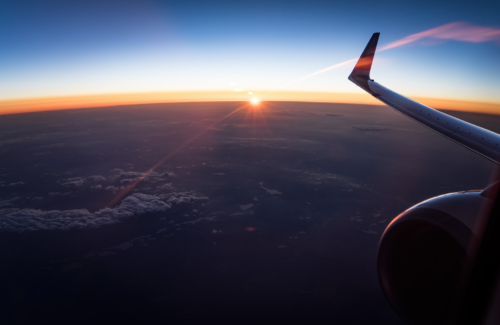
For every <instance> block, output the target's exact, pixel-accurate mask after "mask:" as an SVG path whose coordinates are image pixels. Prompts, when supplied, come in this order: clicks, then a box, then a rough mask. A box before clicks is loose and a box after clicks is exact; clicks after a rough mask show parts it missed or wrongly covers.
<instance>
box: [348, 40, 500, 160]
mask: <svg viewBox="0 0 500 325" xmlns="http://www.w3.org/2000/svg"><path fill="white" fill-rule="evenodd" d="M379 35H380V33H374V34H373V36H372V38H371V39H370V41H369V42H368V45H367V46H366V48H365V50H364V51H363V53H362V54H361V57H360V58H359V60H358V63H357V64H356V66H355V67H354V70H353V71H352V73H351V74H350V75H349V80H351V81H352V82H354V83H355V84H356V85H358V86H359V87H360V88H362V89H363V90H365V91H366V92H368V93H369V94H371V95H372V96H374V97H375V98H377V99H378V100H380V101H381V102H383V103H385V104H387V105H389V106H391V107H392V108H394V109H395V110H397V111H399V112H400V113H403V114H404V115H406V116H407V117H409V118H411V119H413V120H415V121H417V122H419V123H421V124H423V125H425V126H426V127H428V128H430V129H432V130H434V131H436V132H437V133H439V134H441V135H442V136H445V137H447V138H448V139H450V140H452V141H455V142H456V143H458V144H460V145H462V146H464V147H466V148H468V149H470V150H472V151H474V152H476V153H477V154H479V155H481V156H483V157H485V158H487V159H489V160H491V161H492V162H494V163H496V164H499V165H500V135H499V134H497V133H495V132H491V131H489V130H486V129H483V128H481V127H479V126H477V125H474V124H471V123H467V122H465V121H462V120H460V119H458V118H455V117H452V116H450V115H447V114H445V113H443V112H440V111H438V110H435V109H432V108H430V107H428V106H425V105H422V104H420V103H417V102H416V101H413V100H411V99H409V98H406V97H404V96H402V95H400V94H398V93H395V92H393V91H392V90H390V89H388V88H385V87H384V86H382V85H381V84H379V83H377V82H375V81H374V80H372V79H370V70H371V67H372V63H373V58H374V56H375V50H376V48H377V43H378V38H379Z"/></svg>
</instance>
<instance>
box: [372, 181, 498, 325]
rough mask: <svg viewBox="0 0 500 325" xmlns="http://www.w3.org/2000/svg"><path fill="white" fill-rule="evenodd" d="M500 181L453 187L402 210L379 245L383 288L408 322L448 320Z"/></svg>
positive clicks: (430, 322) (424, 322)
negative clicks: (469, 254)
mask: <svg viewBox="0 0 500 325" xmlns="http://www.w3.org/2000/svg"><path fill="white" fill-rule="evenodd" d="M498 185H499V184H498V183H497V184H494V185H492V186H490V187H488V188H486V189H485V190H483V191H464V192H457V193H450V194H445V195H441V196H437V197H435V198H432V199H429V200H426V201H424V202H422V203H419V204H417V205H415V206H413V207H411V208H410V209H408V210H406V211H405V212H403V213H401V214H400V215H399V216H397V217H396V218H395V219H394V220H393V221H392V222H391V223H390V224H389V226H387V228H386V229H385V231H384V233H383V235H382V238H381V240H380V244H379V247H378V256H377V271H378V278H379V282H380V285H381V287H382V290H383V292H384V294H385V296H386V298H387V300H388V301H389V303H390V304H391V306H392V307H393V309H394V310H395V311H396V313H397V314H398V315H399V316H400V317H401V318H402V319H403V320H404V321H405V322H407V323H408V324H411V325H413V324H426V325H429V324H444V323H445V321H446V317H447V313H448V310H449V308H450V304H451V303H452V300H453V297H454V296H455V294H456V290H457V284H458V281H459V277H460V275H461V270H462V266H463V264H464V259H465V255H466V251H467V249H468V245H469V242H470V241H471V239H472V238H474V236H477V233H476V230H475V225H476V220H477V217H478V216H479V215H480V213H481V212H482V210H483V209H485V208H486V207H487V206H489V204H491V203H492V202H493V196H494V195H495V194H496V190H497V188H498Z"/></svg>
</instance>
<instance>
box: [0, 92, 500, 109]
mask: <svg viewBox="0 0 500 325" xmlns="http://www.w3.org/2000/svg"><path fill="white" fill-rule="evenodd" d="M255 93H258V94H259V98H258V101H259V102H260V103H261V104H262V101H266V102H271V101H293V102H320V103H345V104H360V105H384V104H382V103H381V102H379V101H378V100H376V99H375V98H373V97H372V96H369V95H367V94H365V93H333V92H332V93H330V92H298V91H297V92H293V91H274V92H271V91H260V92H257V91H254V94H255ZM412 99H414V100H416V101H419V102H421V103H423V104H425V105H428V106H430V107H433V108H438V109H447V110H457V111H470V112H478V113H488V114H500V103H494V102H491V103H488V102H474V101H464V100H453V99H439V98H418V97H413V98H412ZM214 101H234V102H247V103H248V94H246V93H241V92H233V91H199V92H169V93H167V92H165V93H127V94H104V95H80V96H61V97H44V98H23V99H10V100H3V101H0V115H6V114H16V113H28V112H42V111H52V110H65V109H78V108H92V107H106V106H121V105H140V104H155V103H180V102H214Z"/></svg>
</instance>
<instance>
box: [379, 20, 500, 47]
mask: <svg viewBox="0 0 500 325" xmlns="http://www.w3.org/2000/svg"><path fill="white" fill-rule="evenodd" d="M424 38H434V39H442V40H453V41H461V42H470V43H482V42H490V41H493V42H497V43H498V44H500V29H498V28H491V27H483V26H474V25H471V24H469V23H466V22H461V21H459V22H454V23H450V24H446V25H442V26H439V27H436V28H432V29H428V30H426V31H423V32H420V33H416V34H412V35H409V36H406V37H404V38H402V39H400V40H397V41H395V42H392V43H389V44H387V45H385V46H383V47H382V48H381V49H380V50H379V51H385V50H388V49H392V48H395V47H398V46H402V45H406V44H410V43H413V42H415V41H418V40H421V39H424Z"/></svg>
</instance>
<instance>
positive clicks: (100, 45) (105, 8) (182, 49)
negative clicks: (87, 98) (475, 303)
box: [0, 0, 500, 102]
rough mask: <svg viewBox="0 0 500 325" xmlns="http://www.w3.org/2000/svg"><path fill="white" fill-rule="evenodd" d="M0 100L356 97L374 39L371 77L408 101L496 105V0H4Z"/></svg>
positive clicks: (499, 32) (499, 50) (499, 46)
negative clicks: (360, 60)
mask: <svg viewBox="0 0 500 325" xmlns="http://www.w3.org/2000/svg"><path fill="white" fill-rule="evenodd" d="M0 7H1V10H0V44H2V45H1V47H0V71H2V73H1V74H0V99H8V98H23V97H39V96H57V95H68V94H95V93H116V92H144V91H178V90H182V91H183V90H189V91H197V90H233V89H238V90H239V89H243V90H245V91H255V90H290V91H295V90H301V91H328V92H358V91H359V90H358V89H357V88H356V87H355V86H354V85H352V84H351V83H349V82H348V81H347V79H346V77H347V75H348V74H349V71H350V69H351V68H352V66H353V64H347V65H345V66H342V67H340V68H338V69H332V70H330V71H328V72H326V73H322V74H318V75H316V76H314V77H311V78H307V79H304V80H301V81H299V82H296V83H293V84H290V85H288V86H286V87H284V85H287V84H289V83H290V82H292V81H294V80H296V79H299V78H301V77H303V76H305V75H308V74H310V73H313V72H315V71H318V70H321V69H323V68H326V67H329V66H332V65H335V64H337V63H341V62H344V61H346V60H350V59H353V58H356V57H358V56H359V54H360V53H361V51H362V50H363V48H364V46H365V44H366V42H367V41H368V39H369V37H370V36H371V34H372V33H373V32H376V31H378V32H381V40H380V46H383V45H384V44H388V43H391V42H394V41H398V40H401V39H403V38H405V37H407V36H409V35H412V34H416V33H420V32H424V31H427V30H430V29H434V28H436V27H439V26H442V25H446V24H450V23H454V22H460V23H458V24H454V25H450V26H449V27H445V29H444V31H443V30H440V29H438V30H437V31H435V32H432V31H431V32H430V33H427V34H425V35H424V36H422V37H417V39H416V40H415V39H414V40H413V41H412V42H409V43H407V44H405V45H403V46H400V47H395V48H392V49H390V50H387V51H384V52H380V53H379V54H378V55H377V58H376V62H375V67H374V71H373V75H374V77H375V79H377V81H379V82H381V83H383V84H385V85H387V86H389V87H392V88H394V90H396V91H399V92H402V93H403V94H407V95H413V96H427V97H443V98H457V99H474V100H484V101H495V102H500V95H499V93H498V89H499V86H500V82H499V81H498V78H497V77H496V76H497V75H498V73H499V72H500V63H499V61H498V57H500V15H499V14H498V13H499V12H500V2H498V1H474V2H472V1H413V2H407V1H290V0H287V1H206V0H205V1H175V2H174V1H152V0H146V1H127V0H121V1H106V0H99V1H94V0H87V1H3V2H2V3H1V5H0Z"/></svg>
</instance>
